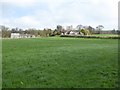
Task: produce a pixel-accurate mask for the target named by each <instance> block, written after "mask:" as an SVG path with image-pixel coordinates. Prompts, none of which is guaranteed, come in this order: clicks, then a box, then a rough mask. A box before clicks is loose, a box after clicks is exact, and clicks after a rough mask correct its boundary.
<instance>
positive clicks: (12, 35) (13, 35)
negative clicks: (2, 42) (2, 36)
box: [11, 33, 20, 38]
mask: <svg viewBox="0 0 120 90" xmlns="http://www.w3.org/2000/svg"><path fill="white" fill-rule="evenodd" d="M11 38H20V33H11Z"/></svg>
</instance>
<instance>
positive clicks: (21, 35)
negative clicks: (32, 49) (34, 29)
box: [11, 33, 35, 38]
mask: <svg viewBox="0 0 120 90" xmlns="http://www.w3.org/2000/svg"><path fill="white" fill-rule="evenodd" d="M11 38H35V35H31V34H20V33H11Z"/></svg>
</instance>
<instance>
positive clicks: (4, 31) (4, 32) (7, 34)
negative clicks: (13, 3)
mask: <svg viewBox="0 0 120 90" xmlns="http://www.w3.org/2000/svg"><path fill="white" fill-rule="evenodd" d="M0 29H1V30H2V37H3V38H9V37H10V35H11V31H10V30H9V28H8V27H5V26H0Z"/></svg>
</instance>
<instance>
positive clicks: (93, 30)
mask: <svg viewBox="0 0 120 90" xmlns="http://www.w3.org/2000/svg"><path fill="white" fill-rule="evenodd" d="M103 28H104V26H103V25H98V26H97V27H96V28H93V27H92V26H83V25H81V24H79V25H77V26H76V27H75V28H73V26H72V25H70V26H67V27H66V28H64V27H63V26H62V25H57V26H56V29H53V30H52V29H50V28H45V29H43V30H40V29H35V28H30V29H25V30H24V29H21V28H17V27H16V28H12V29H10V28H9V27H6V26H3V25H0V31H2V32H1V33H2V37H5V38H9V37H10V36H11V33H20V34H31V35H35V36H36V37H39V36H42V37H49V36H55V35H61V33H63V34H64V33H65V32H66V31H71V30H76V31H78V32H81V30H82V32H89V33H91V34H94V33H96V34H100V33H101V31H102V29H103ZM111 32H112V33H113V34H116V32H117V33H119V31H116V30H115V29H113V30H111Z"/></svg>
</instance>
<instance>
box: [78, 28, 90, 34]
mask: <svg viewBox="0 0 120 90" xmlns="http://www.w3.org/2000/svg"><path fill="white" fill-rule="evenodd" d="M80 32H82V33H83V34H84V35H91V33H90V31H89V30H87V29H81V31H80Z"/></svg>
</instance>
